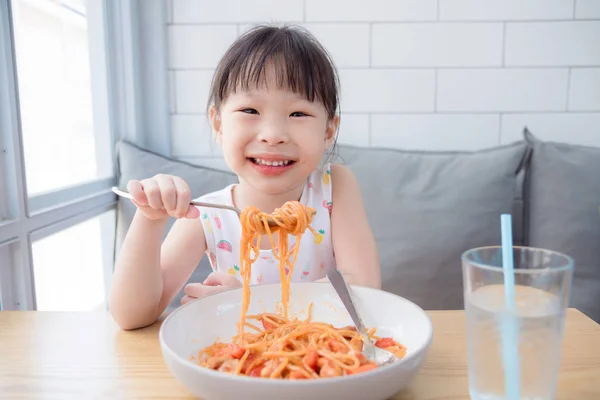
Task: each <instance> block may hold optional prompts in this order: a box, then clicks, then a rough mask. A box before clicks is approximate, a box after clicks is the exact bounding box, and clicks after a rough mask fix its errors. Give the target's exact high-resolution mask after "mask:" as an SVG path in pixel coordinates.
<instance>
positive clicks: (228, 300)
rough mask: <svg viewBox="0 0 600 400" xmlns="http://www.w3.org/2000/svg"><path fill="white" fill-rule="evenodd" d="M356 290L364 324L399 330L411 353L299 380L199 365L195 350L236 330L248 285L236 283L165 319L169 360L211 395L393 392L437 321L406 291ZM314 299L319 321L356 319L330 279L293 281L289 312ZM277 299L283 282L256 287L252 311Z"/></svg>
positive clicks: (212, 398)
mask: <svg viewBox="0 0 600 400" xmlns="http://www.w3.org/2000/svg"><path fill="white" fill-rule="evenodd" d="M352 291H353V294H354V298H355V302H356V306H357V308H358V310H359V312H360V313H361V315H362V317H363V320H364V322H365V325H367V326H368V327H377V333H376V334H377V335H379V336H392V337H393V338H394V339H395V340H396V341H398V342H400V343H402V344H403V345H404V346H406V347H407V352H406V356H405V358H403V359H402V360H400V361H398V362H396V363H393V364H391V365H389V366H385V367H381V368H377V369H374V370H371V371H368V372H364V373H360V374H356V375H350V376H344V377H338V378H323V379H315V380H294V381H288V380H277V379H262V378H254V377H245V376H235V375H231V374H226V373H223V372H218V371H213V370H211V369H208V368H204V367H200V366H198V365H196V364H195V363H194V362H193V361H191V360H190V357H191V356H192V355H197V353H198V351H199V350H200V349H202V348H204V347H206V346H208V345H210V344H212V343H213V342H214V341H215V340H216V339H219V340H228V339H229V338H231V337H232V336H234V335H235V334H236V323H237V321H238V319H239V314H240V309H241V299H242V291H241V289H235V290H229V291H226V292H221V293H218V294H215V295H212V296H208V297H205V298H202V299H199V300H195V301H192V302H190V303H187V304H186V305H183V306H181V307H179V308H178V309H176V310H175V311H173V312H172V313H171V314H170V315H169V316H168V317H167V318H166V319H165V321H164V322H163V324H162V326H161V328H160V333H159V338H160V345H161V349H162V352H163V356H164V359H165V362H166V364H167V366H168V367H169V369H170V370H171V372H172V373H173V375H175V377H176V378H177V379H178V380H179V381H180V382H181V383H182V384H183V385H184V386H186V387H187V388H188V389H189V390H190V391H191V392H192V393H194V394H195V395H196V396H198V397H200V398H201V399H204V400H230V399H231V400H233V399H236V400H238V399H247V400H254V399H257V400H270V399H277V400H280V399H284V398H285V399H293V400H296V399H297V400H317V399H361V400H381V399H387V398H389V397H391V396H393V395H394V394H396V393H397V392H399V391H400V390H402V389H403V388H404V387H405V386H406V385H407V384H408V383H409V382H410V380H411V379H412V378H413V376H414V375H415V374H416V372H417V371H418V370H419V368H420V367H421V365H422V363H423V360H424V358H425V356H426V354H427V351H428V349H429V346H430V344H431V339H432V337H433V327H432V324H431V320H430V319H429V317H428V316H427V314H425V312H424V311H423V310H422V309H421V308H419V307H418V306H417V305H415V304H414V303H412V302H410V301H408V300H406V299H404V298H402V297H399V296H396V295H393V294H391V293H388V292H384V291H381V290H375V289H370V288H365V287H357V286H353V287H352ZM310 302H313V308H312V320H313V321H322V322H328V323H331V324H333V325H334V326H337V327H341V326H346V325H351V324H352V320H351V319H350V317H349V316H348V314H347V312H346V311H345V309H344V307H343V306H342V303H341V302H340V300H339V298H338V297H337V294H336V293H335V291H334V290H333V288H332V287H331V286H330V285H329V283H315V282H313V283H292V287H291V300H290V314H291V315H297V316H298V317H305V316H306V310H307V307H308V305H309V303H310ZM278 304H279V305H280V304H281V286H280V285H278V284H275V285H258V286H253V287H252V297H251V303H250V309H249V314H256V313H260V312H274V311H275V310H276V306H277V305H278Z"/></svg>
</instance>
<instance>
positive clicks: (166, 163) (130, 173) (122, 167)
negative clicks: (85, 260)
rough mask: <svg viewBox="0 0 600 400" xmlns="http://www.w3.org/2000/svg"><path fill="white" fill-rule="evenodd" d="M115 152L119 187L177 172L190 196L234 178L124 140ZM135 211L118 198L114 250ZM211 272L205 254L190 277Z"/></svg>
mask: <svg viewBox="0 0 600 400" xmlns="http://www.w3.org/2000/svg"><path fill="white" fill-rule="evenodd" d="M117 155H118V165H119V171H118V173H119V179H118V185H119V187H121V188H125V187H126V186H127V182H128V181H129V180H131V179H145V178H150V177H152V176H154V175H156V174H159V173H161V174H170V175H176V176H180V177H181V178H183V179H184V180H185V181H186V182H187V183H188V185H189V186H190V190H191V191H192V197H199V196H202V195H203V194H206V193H210V192H213V191H215V190H219V189H222V188H224V187H225V186H227V185H229V184H231V183H235V182H237V176H236V175H235V174H233V173H232V172H228V171H221V170H217V169H212V168H207V167H198V166H195V165H191V164H187V163H185V162H182V161H175V160H172V159H169V158H165V157H161V156H159V155H156V154H154V153H151V152H149V151H146V150H142V149H140V148H137V147H135V146H133V145H132V144H129V143H127V142H119V143H118V144H117ZM134 214H135V206H134V205H133V204H132V203H131V201H129V200H127V199H123V198H119V202H118V206H117V232H116V251H117V254H118V251H119V249H120V247H121V243H122V242H123V239H124V238H125V235H126V234H127V230H128V229H129V225H130V224H131V220H132V219H133V215H134ZM173 222H175V220H174V219H171V221H169V225H168V227H167V229H166V230H165V235H164V236H166V234H167V233H168V230H169V229H170V228H171V226H172V225H173ZM210 272H211V268H210V264H209V263H208V260H207V259H206V257H204V258H203V259H202V261H201V262H200V264H199V266H198V268H197V269H196V270H195V271H194V273H193V274H192V276H191V278H190V280H189V281H190V282H201V281H203V280H204V279H205V278H206V276H207V275H208V274H209V273H210ZM182 295H183V291H181V292H180V293H179V294H178V295H177V296H176V297H175V299H174V300H173V302H172V303H171V307H176V306H178V305H179V304H180V300H181V297H182Z"/></svg>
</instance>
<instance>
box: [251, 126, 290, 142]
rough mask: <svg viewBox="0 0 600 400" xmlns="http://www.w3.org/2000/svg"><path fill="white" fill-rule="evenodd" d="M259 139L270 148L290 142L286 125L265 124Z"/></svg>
mask: <svg viewBox="0 0 600 400" xmlns="http://www.w3.org/2000/svg"><path fill="white" fill-rule="evenodd" d="M258 139H259V140H260V141H261V142H262V143H266V144H268V145H270V146H275V145H278V144H283V143H286V142H287V141H288V140H289V135H288V133H287V128H286V127H285V125H284V124H265V125H263V126H262V127H261V130H260V133H259V134H258Z"/></svg>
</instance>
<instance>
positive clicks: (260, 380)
mask: <svg viewBox="0 0 600 400" xmlns="http://www.w3.org/2000/svg"><path fill="white" fill-rule="evenodd" d="M292 285H294V286H298V285H330V283H329V282H292ZM252 286H265V287H266V286H281V283H268V284H260V285H252ZM350 286H351V287H352V288H353V289H354V288H357V289H358V290H364V291H366V292H372V293H374V292H379V293H383V294H384V295H387V296H389V297H395V298H397V299H398V300H400V301H404V302H406V303H408V304H410V305H412V306H413V307H415V308H416V309H417V310H419V311H420V312H421V313H422V315H423V316H424V317H425V323H426V325H427V327H428V329H427V332H428V333H427V338H426V340H425V342H424V343H423V345H422V346H421V347H420V348H419V349H417V350H416V351H415V352H413V353H410V354H409V355H407V356H405V357H404V358H402V359H400V360H398V361H396V362H394V363H392V364H388V365H384V366H382V367H379V368H375V369H372V370H369V371H365V372H361V373H360V374H356V375H344V376H338V377H330V378H327V379H267V378H258V379H257V378H256V377H250V376H245V375H233V374H227V373H224V372H219V371H215V370H213V369H210V368H206V367H202V366H200V365H198V364H195V363H193V362H191V361H190V360H189V359H186V358H184V357H181V356H180V355H179V354H177V353H176V352H175V350H173V349H172V348H171V347H170V346H169V345H168V344H167V343H166V341H165V338H164V329H165V326H166V325H167V323H168V322H169V320H170V319H171V318H172V317H173V316H174V315H176V314H177V313H178V312H181V310H183V309H185V308H186V307H188V306H190V305H192V304H193V303H196V302H200V301H202V300H203V299H205V298H207V297H211V296H220V295H223V294H224V293H226V292H231V291H236V290H239V291H241V290H242V288H232V289H227V290H223V291H222V292H218V293H212V294H209V295H207V296H204V297H202V298H199V299H195V300H192V301H190V302H188V303H186V304H183V305H181V306H179V307H177V308H176V309H175V310H173V311H171V312H170V313H169V315H167V317H166V318H165V319H164V321H163V322H162V323H161V326H160V329H159V331H158V339H159V343H160V346H161V349H162V351H163V358H164V356H165V354H164V353H169V355H170V356H171V358H172V359H173V360H175V361H177V362H178V363H179V364H183V365H185V366H188V367H190V368H193V369H195V370H197V371H199V372H200V373H202V374H206V375H207V376H210V377H214V378H216V379H223V380H233V381H238V382H240V383H243V382H248V383H251V382H253V383H255V384H256V383H258V384H265V385H282V384H283V385H287V386H302V385H328V384H335V383H336V382H340V383H343V382H347V381H348V380H349V379H352V380H356V379H363V378H364V379H367V378H368V377H370V376H374V375H378V374H380V373H381V372H382V370H388V369H390V368H394V369H395V368H398V367H399V366H401V365H403V364H406V363H407V362H409V361H411V360H413V359H416V358H417V357H421V356H422V355H426V353H427V352H428V351H429V348H430V347H431V342H432V341H433V323H432V321H431V317H430V316H429V315H428V314H427V312H426V311H425V310H423V309H422V308H421V307H419V306H418V305H417V304H416V303H414V302H412V301H410V300H408V299H406V298H404V297H402V296H399V295H397V294H395V293H391V292H387V291H385V290H383V289H375V288H371V287H368V286H360V285H352V284H350ZM284 382H285V383H284Z"/></svg>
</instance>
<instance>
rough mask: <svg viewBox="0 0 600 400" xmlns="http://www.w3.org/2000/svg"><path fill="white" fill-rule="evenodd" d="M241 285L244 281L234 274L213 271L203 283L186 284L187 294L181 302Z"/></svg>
mask: <svg viewBox="0 0 600 400" xmlns="http://www.w3.org/2000/svg"><path fill="white" fill-rule="evenodd" d="M241 287H242V283H241V282H240V281H238V280H237V279H236V278H234V277H233V276H231V275H229V274H226V273H224V272H212V273H211V274H210V275H209V276H208V277H207V278H206V279H205V280H204V282H203V283H189V284H187V285H186V286H185V288H184V292H185V296H183V297H182V298H181V304H185V303H187V302H190V301H192V300H195V299H199V298H202V297H205V296H208V295H211V294H215V293H219V292H223V291H225V290H229V289H235V288H241Z"/></svg>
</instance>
